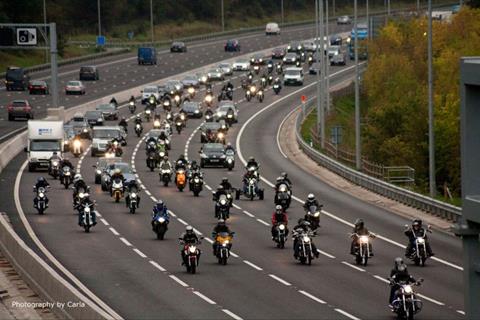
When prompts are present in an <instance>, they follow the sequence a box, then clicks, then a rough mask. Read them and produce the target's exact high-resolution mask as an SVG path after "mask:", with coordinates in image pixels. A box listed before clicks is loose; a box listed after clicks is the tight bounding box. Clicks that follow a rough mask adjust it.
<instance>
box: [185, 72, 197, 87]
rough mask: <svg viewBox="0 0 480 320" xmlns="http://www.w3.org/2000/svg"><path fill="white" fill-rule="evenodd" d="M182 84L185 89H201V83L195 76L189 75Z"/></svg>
mask: <svg viewBox="0 0 480 320" xmlns="http://www.w3.org/2000/svg"><path fill="white" fill-rule="evenodd" d="M182 84H183V87H186V88H188V87H194V88H199V87H200V81H199V80H198V77H197V76H196V75H193V74H189V75H187V76H185V78H183V79H182Z"/></svg>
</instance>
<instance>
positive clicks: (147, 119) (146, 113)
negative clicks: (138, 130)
mask: <svg viewBox="0 0 480 320" xmlns="http://www.w3.org/2000/svg"><path fill="white" fill-rule="evenodd" d="M151 116H152V110H150V109H146V110H145V120H146V121H147V122H150V118H151Z"/></svg>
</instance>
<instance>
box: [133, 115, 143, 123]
mask: <svg viewBox="0 0 480 320" xmlns="http://www.w3.org/2000/svg"><path fill="white" fill-rule="evenodd" d="M134 122H135V124H142V123H143V121H142V118H141V117H140V115H138V114H137V116H136V117H135V120H134Z"/></svg>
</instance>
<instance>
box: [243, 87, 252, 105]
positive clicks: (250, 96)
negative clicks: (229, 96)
mask: <svg viewBox="0 0 480 320" xmlns="http://www.w3.org/2000/svg"><path fill="white" fill-rule="evenodd" d="M245 99H246V100H247V101H248V102H250V100H252V92H251V91H250V89H249V90H247V91H245Z"/></svg>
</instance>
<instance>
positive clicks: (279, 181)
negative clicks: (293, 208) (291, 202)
mask: <svg viewBox="0 0 480 320" xmlns="http://www.w3.org/2000/svg"><path fill="white" fill-rule="evenodd" d="M282 184H286V185H287V188H288V191H289V193H290V194H291V193H292V182H291V181H290V179H289V178H288V175H287V173H286V172H282V175H281V176H280V177H278V178H277V181H276V183H275V197H277V195H278V188H279V187H280V185H282Z"/></svg>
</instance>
